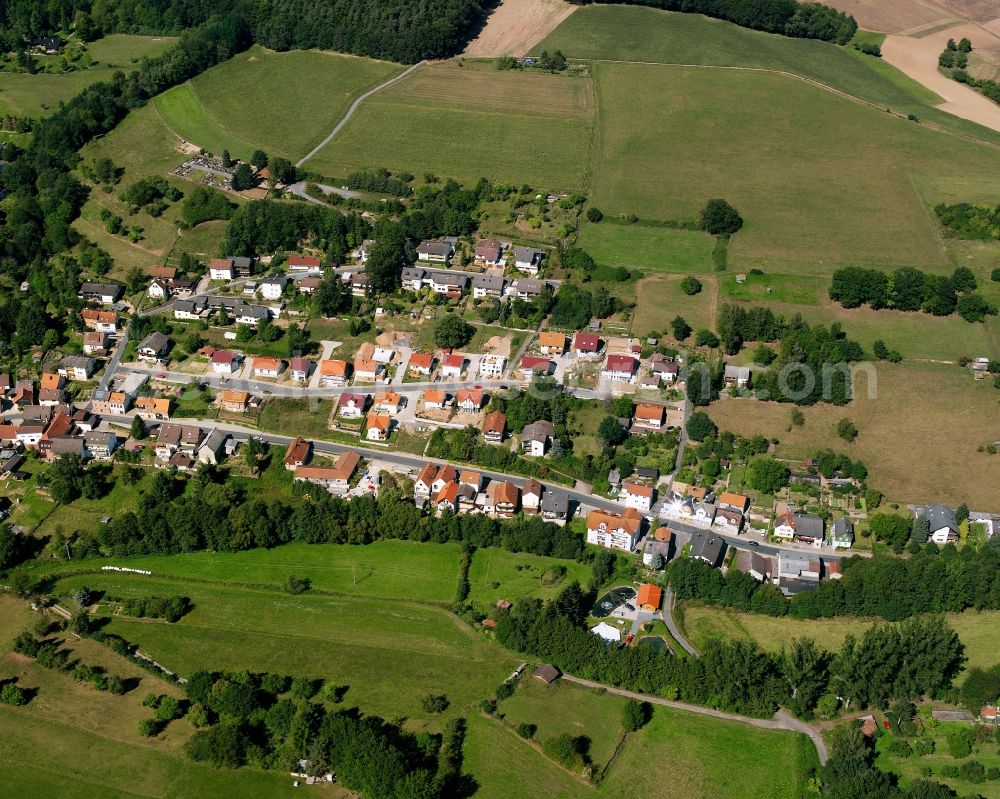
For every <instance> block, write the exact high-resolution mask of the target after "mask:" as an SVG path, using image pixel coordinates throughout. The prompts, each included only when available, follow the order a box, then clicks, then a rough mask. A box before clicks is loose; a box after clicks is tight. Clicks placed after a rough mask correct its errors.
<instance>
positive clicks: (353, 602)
mask: <svg viewBox="0 0 1000 799" xmlns="http://www.w3.org/2000/svg"><path fill="white" fill-rule="evenodd" d="M286 576H287V575H286ZM299 576H309V574H308V572H306V571H302V572H300V574H299ZM396 579H398V580H402V581H405V579H406V575H405V573H403V572H400V573H399V574H398V577H397V578H396ZM456 581H457V575H456ZM80 585H87V586H88V587H89V588H91V589H92V590H106V591H109V592H111V593H114V594H116V595H143V596H148V595H154V596H172V595H177V594H183V595H184V596H188V597H190V598H191V601H192V603H193V604H194V610H192V611H191V613H189V614H188V615H186V616H185V617H184V618H183V619H181V620H180V621H179V622H177V623H176V624H167V623H159V622H150V621H149V620H145V619H128V618H124V617H120V616H116V617H113V618H112V620H111V621H110V623H109V624H108V625H107V628H106V629H107V630H108V631H109V632H113V633H117V634H119V635H121V636H122V637H124V638H125V639H127V640H129V641H131V642H133V643H135V644H138V645H139V647H140V648H141V649H142V651H143V652H146V653H149V654H150V655H151V656H152V657H154V658H156V660H157V661H158V662H160V663H163V664H164V665H165V666H166V667H167V668H169V669H171V670H172V671H176V672H178V673H179V674H181V675H186V674H190V673H191V672H193V671H195V670H197V669H200V668H208V669H233V670H238V669H249V670H250V671H273V672H278V673H281V674H290V675H292V676H308V677H317V678H323V679H325V680H331V681H334V682H337V683H338V684H342V685H346V686H349V690H348V692H347V695H346V699H345V702H346V703H348V706H358V707H360V708H361V709H362V710H364V711H365V712H369V713H377V714H379V715H382V716H383V717H385V718H396V717H399V716H405V717H406V718H408V719H410V720H411V723H414V724H417V725H418V726H420V725H426V724H435V723H436V721H435V719H436V717H433V716H429V715H428V714H427V713H426V711H424V710H423V709H422V707H421V699H422V698H423V697H424V696H425V695H427V694H428V693H441V694H445V695H447V696H448V699H449V702H450V709H449V711H448V712H449V714H451V713H464V712H466V711H467V710H468V709H469V708H470V707H471V706H473V705H478V703H479V702H480V700H481V699H482V698H483V697H484V696H486V695H487V694H488V692H489V691H490V690H492V688H493V686H495V685H496V684H497V683H499V682H500V681H501V680H502V679H503V678H504V677H505V676H506V675H507V674H509V673H510V672H511V670H512V669H513V668H514V667H515V666H516V665H517V663H516V662H515V661H516V658H515V657H514V656H513V655H510V654H508V653H507V652H505V651H504V650H503V649H501V648H500V647H499V646H498V645H496V644H493V643H491V642H490V641H488V640H486V639H485V638H483V637H482V636H481V635H479V634H477V633H475V632H474V631H473V630H472V629H471V628H469V627H467V626H466V624H465V623H464V622H462V621H460V620H459V619H457V618H456V617H454V616H453V615H452V614H450V613H449V612H448V611H446V610H444V609H442V608H438V607H434V606H433V605H428V604H417V603H414V602H411V601H408V597H409V594H408V593H406V592H404V591H398V592H395V593H393V592H391V591H387V592H385V593H383V594H382V595H380V596H377V597H373V596H369V597H348V596H329V595H323V594H309V593H306V594H300V595H297V596H291V595H288V594H285V593H282V592H280V591H278V590H275V589H273V588H270V589H251V588H243V587H236V586H232V585H223V584H207V583H200V582H196V581H187V580H183V579H166V578H157V577H156V576H152V577H145V578H144V579H143V578H137V577H136V576H134V575H115V574H101V575H93V574H87V575H79V576H74V577H68V578H65V579H63V580H61V581H59V583H58V584H57V586H56V590H57V591H58V592H59V593H65V592H70V593H72V592H73V591H74V590H75V589H76V588H77V587H78V586H80Z"/></svg>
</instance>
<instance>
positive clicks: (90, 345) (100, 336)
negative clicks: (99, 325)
mask: <svg viewBox="0 0 1000 799" xmlns="http://www.w3.org/2000/svg"><path fill="white" fill-rule="evenodd" d="M107 351H108V334H107V333H99V332H98V331H96V330H88V331H87V332H86V333H84V334H83V354H84V355H104V354H106V353H107Z"/></svg>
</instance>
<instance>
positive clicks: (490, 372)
mask: <svg viewBox="0 0 1000 799" xmlns="http://www.w3.org/2000/svg"><path fill="white" fill-rule="evenodd" d="M506 368H507V358H506V357H504V356H503V355H495V354H490V355H484V356H483V357H482V358H481V359H480V361H479V376H480V377H482V378H483V379H484V380H490V379H497V378H501V377H503V373H504V370H505V369H506Z"/></svg>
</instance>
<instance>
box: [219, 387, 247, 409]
mask: <svg viewBox="0 0 1000 799" xmlns="http://www.w3.org/2000/svg"><path fill="white" fill-rule="evenodd" d="M218 403H219V407H220V408H221V409H222V410H224V411H229V412H230V413H246V410H247V407H248V406H249V405H250V393H249V392H248V391H239V390H237V389H232V388H227V389H226V390H225V391H223V392H222V393H221V394H219V397H218Z"/></svg>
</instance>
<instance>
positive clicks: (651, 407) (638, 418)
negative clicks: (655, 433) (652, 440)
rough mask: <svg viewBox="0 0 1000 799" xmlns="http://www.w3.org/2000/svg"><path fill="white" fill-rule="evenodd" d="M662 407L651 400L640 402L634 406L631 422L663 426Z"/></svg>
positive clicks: (642, 425) (638, 424) (658, 427)
mask: <svg viewBox="0 0 1000 799" xmlns="http://www.w3.org/2000/svg"><path fill="white" fill-rule="evenodd" d="M663 417H664V408H663V406H662V405H656V404H654V403H651V402H640V403H638V404H637V405H636V406H635V413H634V415H633V417H632V419H633V422H634V423H635V424H636V425H637V426H639V427H652V428H653V429H656V430H659V429H660V428H661V427H663Z"/></svg>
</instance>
